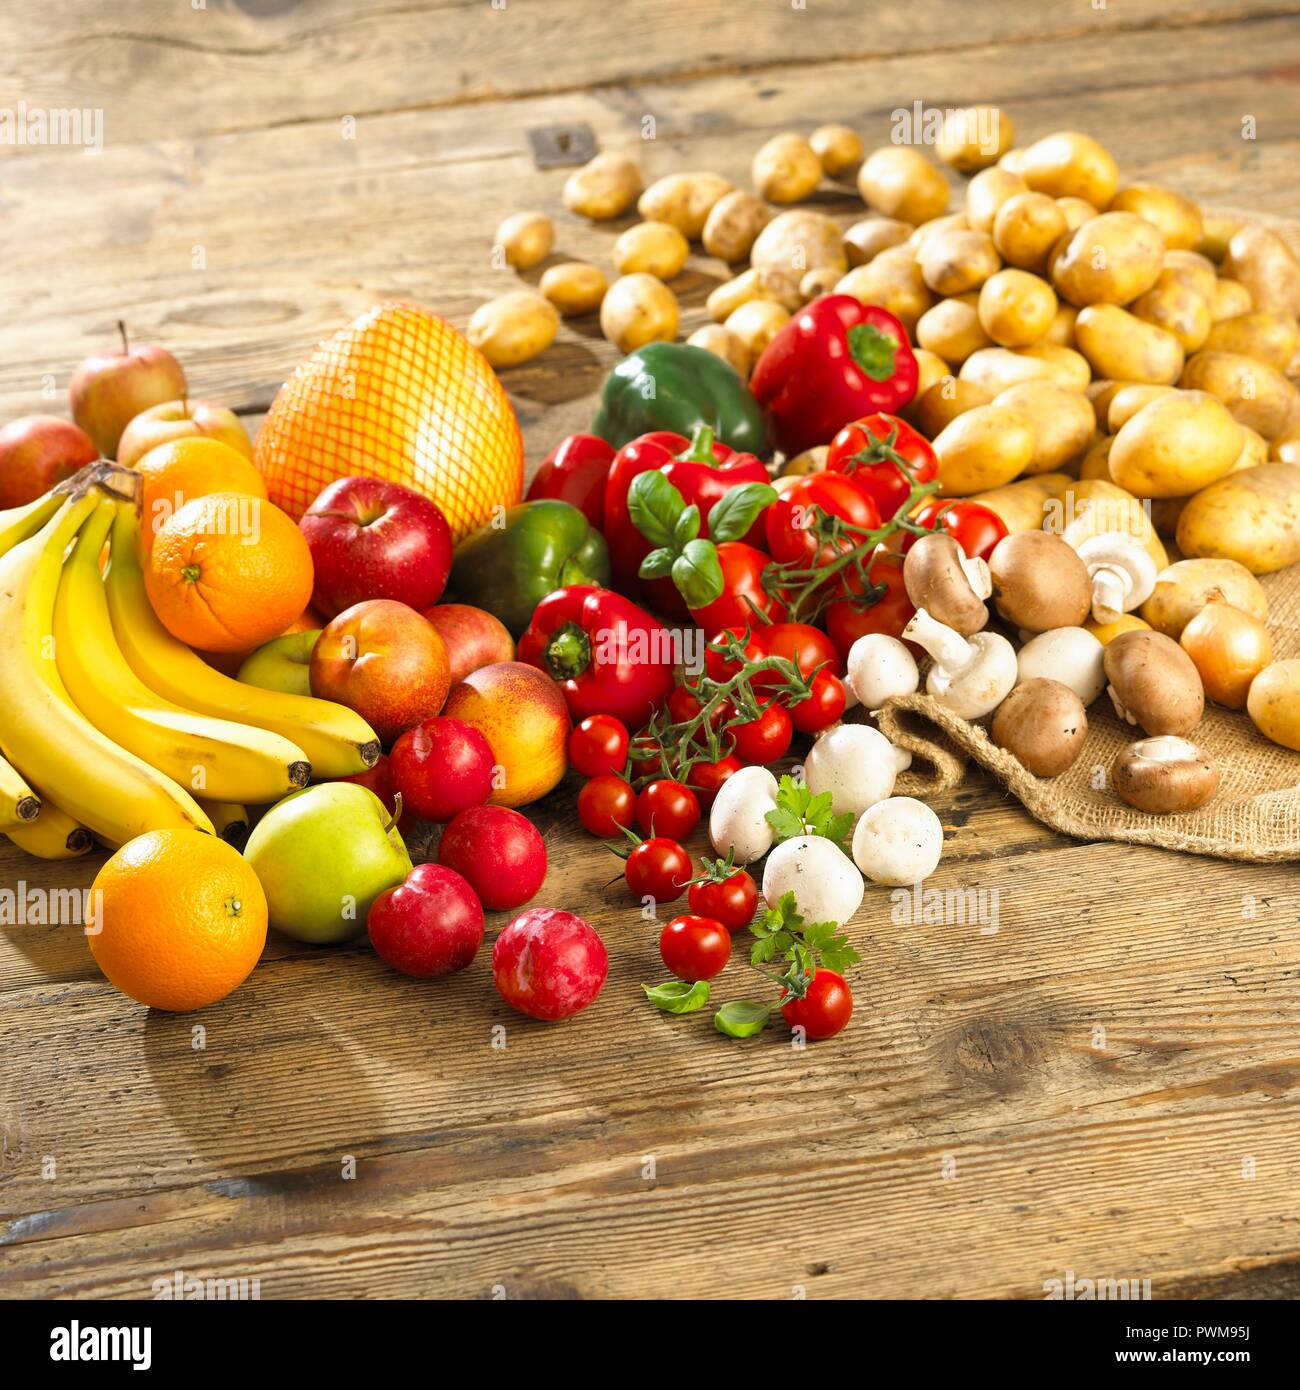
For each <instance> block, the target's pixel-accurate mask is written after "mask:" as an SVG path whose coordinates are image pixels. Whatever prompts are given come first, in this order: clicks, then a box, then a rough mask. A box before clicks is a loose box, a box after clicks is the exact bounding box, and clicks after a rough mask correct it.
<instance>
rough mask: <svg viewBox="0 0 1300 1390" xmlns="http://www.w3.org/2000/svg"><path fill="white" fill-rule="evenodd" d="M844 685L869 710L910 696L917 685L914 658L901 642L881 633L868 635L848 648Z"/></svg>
mask: <svg viewBox="0 0 1300 1390" xmlns="http://www.w3.org/2000/svg"><path fill="white" fill-rule="evenodd" d="M844 665H845V670H846V672H847V676H846V679H845V684H846V685H847V686H848V687H849V688H850V689H851V690H852V691H853V693H854V694H855V695H856V696H857V697H858V699H859V700H861V701H862V703H863V704H864V705H865V706H866V707H867V708H868V709H869V710H874V709H879V708H880V707H881V705H883V704H884V703H885V701H886V700H888V699H889V698H890V697H891V696H894V695H910V694H911V693H912V692H913V691H914V690H915V689H916V688H917V687H918V686H919V685H920V684H921V675H920V672H919V671H918V670H917V669H916V658H915V657H914V656H913V655H912V653H911V652H910V651H909V650H908V647H907V644H906V643H905V642H901V641H899V639H898V638H897V637H890V636H888V635H887V634H886V633H883V632H868V633H866V634H865V635H864V636H862V637H859V638H858V640H857V641H856V642H854V644H853V645H852V646H851V647H850V648H849V658H848V660H847V661H846V662H845V663H844Z"/></svg>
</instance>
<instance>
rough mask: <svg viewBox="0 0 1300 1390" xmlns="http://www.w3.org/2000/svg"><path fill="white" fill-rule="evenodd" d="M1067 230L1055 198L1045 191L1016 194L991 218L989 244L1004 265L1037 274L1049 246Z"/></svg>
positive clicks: (1048, 250)
mask: <svg viewBox="0 0 1300 1390" xmlns="http://www.w3.org/2000/svg"><path fill="white" fill-rule="evenodd" d="M1068 230H1069V228H1068V227H1067V226H1066V222H1065V214H1064V213H1063V212H1062V211H1061V208H1060V205H1059V204H1058V203H1057V201H1056V199H1055V198H1049V197H1048V196H1047V194H1046V193H1016V194H1013V195H1012V196H1011V197H1010V198H1008V199H1007V201H1006V202H1005V203H1003V204H1002V206H1001V207H1000V208H999V209H998V215H997V216H996V217H995V218H994V219H993V245H994V247H995V248H996V250H997V253H998V255H1000V256H1001V257H1002V259H1003V260H1004V261H1006V263H1007V264H1008V265H1014V266H1019V267H1020V269H1021V270H1033V271H1036V272H1039V273H1041V272H1043V271H1044V270H1046V268H1047V258H1048V256H1049V255H1050V254H1051V251H1052V247H1054V246H1055V245H1056V243H1057V242H1058V241H1060V239H1061V238H1062V237H1063V236H1064V235H1065V234H1066V232H1067V231H1068Z"/></svg>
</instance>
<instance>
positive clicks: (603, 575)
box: [448, 498, 609, 640]
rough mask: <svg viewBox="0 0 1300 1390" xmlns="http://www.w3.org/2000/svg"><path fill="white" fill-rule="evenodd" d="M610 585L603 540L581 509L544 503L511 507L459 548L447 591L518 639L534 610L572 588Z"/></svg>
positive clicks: (544, 501)
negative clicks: (485, 613)
mask: <svg viewBox="0 0 1300 1390" xmlns="http://www.w3.org/2000/svg"><path fill="white" fill-rule="evenodd" d="M608 583H609V549H608V547H607V546H606V544H605V538H604V536H602V535H601V534H600V532H599V531H597V530H596V528H595V527H594V526H592V524H591V523H590V522H589V521H588V520H587V518H586V517H585V516H584V515H583V514H582V513H581V512H580V511H579V510H578V508H577V507H573V506H570V505H569V503H568V502H560V501H558V500H556V499H553V498H544V499H542V500H540V501H537V502H520V503H519V505H518V506H515V507H510V508H508V509H507V511H506V512H505V514H504V516H502V517H501V518H499V519H498V522H497V523H496V524H493V523H492V522H489V523H488V524H487V525H486V526H481V527H479V529H478V530H477V531H475V532H474V533H473V534H472V535H469V536H466V537H465V539H464V540H463V541H461V543H460V544H459V545H458V546H457V547H456V555H455V559H454V560H453V562H452V567H451V580H450V583H449V584H448V588H449V590H450V591H451V592H452V593H454V595H455V597H456V599H457V600H458V601H460V602H463V603H472V604H474V605H475V607H478V608H485V609H487V611H488V612H489V613H492V614H494V615H495V616H496V617H498V618H500V619H501V621H502V622H503V623H504V624H505V625H506V627H507V628H509V629H510V635H511V637H514V638H515V639H516V640H517V639H518V638H519V636H520V635H521V634H522V633H523V632H524V630H525V629H526V628H527V627H528V624H529V622H530V621H531V619H532V616H533V609H534V608H536V607H537V605H538V604H539V603H540V602H541V601H542V600H543V599H544V598H545V597H546V596H547V594H550V593H554V592H555V590H556V589H563V588H565V587H566V586H567V585H569V584H596V585H599V586H601V587H602V588H603V587H604V586H606V585H607V584H608Z"/></svg>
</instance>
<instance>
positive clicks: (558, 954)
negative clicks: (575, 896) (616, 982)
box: [492, 907, 609, 1020]
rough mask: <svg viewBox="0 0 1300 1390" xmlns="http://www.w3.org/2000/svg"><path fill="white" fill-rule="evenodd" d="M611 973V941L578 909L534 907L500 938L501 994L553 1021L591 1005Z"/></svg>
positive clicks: (496, 968) (497, 970)
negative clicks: (607, 947)
mask: <svg viewBox="0 0 1300 1390" xmlns="http://www.w3.org/2000/svg"><path fill="white" fill-rule="evenodd" d="M608 974H609V956H608V955H607V954H606V951H605V943H604V942H603V941H602V940H601V939H600V937H599V936H597V935H596V932H595V930H594V929H593V928H592V927H591V926H589V925H588V924H587V923H586V922H584V921H583V920H582V918H581V917H575V916H574V915H573V913H572V912H561V911H560V910H559V909H558V908H555V907H530V908H529V909H528V911H527V912H521V913H520V914H519V916H518V917H516V918H515V920H514V921H513V922H511V923H510V925H509V926H508V927H506V929H505V930H504V931H503V932H502V933H501V935H500V936H498V937H497V939H496V943H495V945H494V946H493V947H492V975H493V978H494V979H495V981H496V987H497V993H498V994H499V995H500V996H501V997H502V999H504V1000H505V1001H506V1003H507V1004H509V1005H510V1007H511V1008H512V1009H518V1010H519V1012H520V1013H522V1014H529V1015H531V1017H533V1018H543V1019H547V1020H553V1019H558V1018H568V1017H570V1016H571V1015H572V1014H576V1013H578V1012H579V1011H580V1010H582V1009H585V1008H586V1007H587V1005H588V1004H590V1003H591V1002H592V1000H593V999H595V997H596V996H597V995H598V994H599V993H600V990H601V986H602V985H603V984H604V983H605V977H606V976H607V975H608Z"/></svg>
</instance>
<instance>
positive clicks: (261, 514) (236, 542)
mask: <svg viewBox="0 0 1300 1390" xmlns="http://www.w3.org/2000/svg"><path fill="white" fill-rule="evenodd" d="M312 584H313V575H312V564H311V552H310V551H309V550H308V549H307V542H306V541H305V540H304V539H303V535H302V532H301V531H300V530H299V529H298V528H297V527H296V526H295V525H294V524H293V522H292V521H290V520H289V518H288V517H287V516H286V515H285V514H284V513H283V512H282V511H281V510H280V508H279V507H277V506H275V505H274V503H271V502H268V501H266V500H265V499H264V498H261V497H247V496H241V495H239V494H237V493H233V492H214V493H211V494H209V496H207V497H196V498H195V499H194V501H192V502H186V504H185V505H184V506H183V507H182V508H181V509H180V511H178V512H177V513H176V514H175V515H174V516H173V517H171V518H170V519H169V520H168V521H167V522H166V524H165V525H163V526H162V527H161V528H160V529H159V531H158V534H157V535H156V536H155V537H154V543H153V546H152V548H151V549H150V551H149V554H148V556H147V557H146V559H145V564H144V586H145V591H146V592H147V593H148V595H149V601H150V603H152V604H153V609H154V612H155V613H157V615H158V617H159V618H160V619H161V621H162V624H163V626H164V627H165V628H166V629H167V631H168V632H170V633H171V634H172V636H173V637H178V638H179V639H180V640H181V641H182V642H186V643H188V644H189V645H190V646H191V647H198V648H200V649H201V650H202V651H206V652H238V651H244V650H246V649H247V648H249V647H260V646H261V645H262V643H263V642H269V641H270V640H271V638H272V637H278V636H279V635H280V633H282V632H283V631H284V630H285V628H287V627H288V626H289V624H290V623H292V622H294V621H295V619H297V618H298V617H299V616H300V615H301V613H302V612H303V610H304V609H305V608H306V607H307V604H308V601H309V600H310V599H311V591H312Z"/></svg>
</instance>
